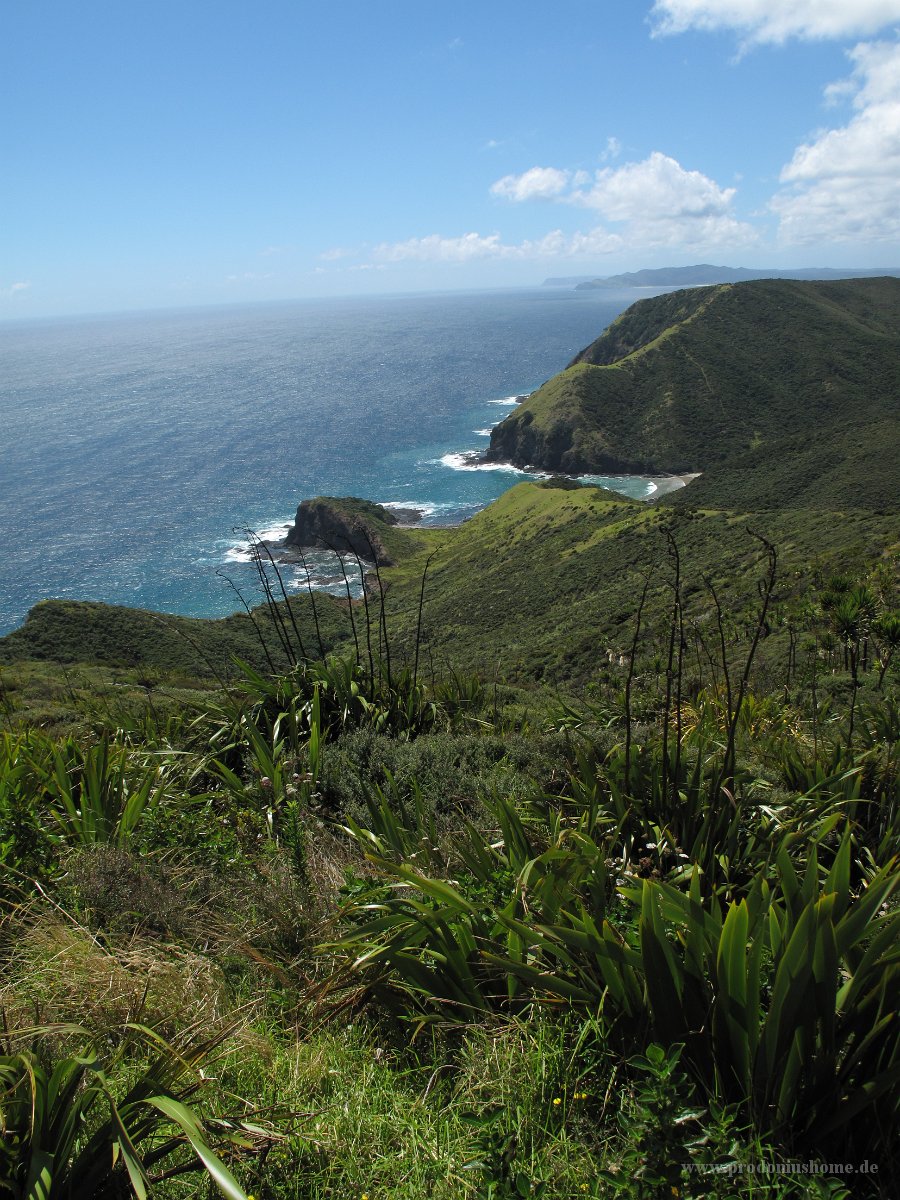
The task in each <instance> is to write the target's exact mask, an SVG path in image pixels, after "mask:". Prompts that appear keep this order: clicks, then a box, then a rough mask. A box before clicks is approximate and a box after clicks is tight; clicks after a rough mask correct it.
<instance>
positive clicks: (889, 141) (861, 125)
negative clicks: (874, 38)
mask: <svg viewBox="0 0 900 1200" xmlns="http://www.w3.org/2000/svg"><path fill="white" fill-rule="evenodd" d="M849 57H850V59H851V61H852V62H853V64H854V70H853V74H852V76H851V78H850V80H848V81H842V82H841V83H839V84H838V85H836V86H832V87H831V88H829V89H828V90H827V93H826V95H827V96H832V97H833V96H834V95H839V96H840V95H848V94H849V95H852V98H853V107H854V109H855V110H856V111H855V114H854V115H853V117H852V118H851V119H850V120H849V121H848V122H847V124H846V125H843V126H841V127H839V128H835V129H827V130H823V131H822V132H820V133H819V134H817V136H816V137H815V138H813V140H811V141H810V142H808V143H806V144H804V145H802V146H798V147H797V149H796V151H795V152H794V156H793V158H792V159H791V161H790V162H789V163H788V164H787V165H786V166H785V167H784V168H783V170H782V172H781V182H782V183H783V184H784V185H785V187H784V188H783V189H782V190H781V191H780V192H779V193H778V194H777V195H776V196H775V197H774V198H773V200H772V203H771V207H772V209H773V210H774V212H775V213H776V214H777V215H778V217H779V219H780V230H779V232H780V236H781V238H782V240H783V241H785V242H789V243H792V244H802V243H805V242H812V241H816V240H819V239H822V238H827V239H829V240H832V241H868V242H878V241H886V240H889V239H896V238H898V237H900V43H897V42H871V43H863V44H861V45H859V46H857V47H856V48H855V49H854V50H852V51H851V52H850V55H849Z"/></svg>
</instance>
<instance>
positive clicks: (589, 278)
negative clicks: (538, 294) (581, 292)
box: [543, 275, 595, 287]
mask: <svg viewBox="0 0 900 1200" xmlns="http://www.w3.org/2000/svg"><path fill="white" fill-rule="evenodd" d="M594 282H595V279H594V276H593V275H554V276H551V277H550V278H549V279H545V280H544V284H543V286H544V287H578V286H580V285H581V284H582V283H594Z"/></svg>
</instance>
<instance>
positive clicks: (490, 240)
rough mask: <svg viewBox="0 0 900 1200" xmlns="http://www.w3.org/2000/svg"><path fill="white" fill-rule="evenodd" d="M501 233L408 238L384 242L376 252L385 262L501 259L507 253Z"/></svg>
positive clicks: (433, 235) (376, 256)
mask: <svg viewBox="0 0 900 1200" xmlns="http://www.w3.org/2000/svg"><path fill="white" fill-rule="evenodd" d="M506 249H508V248H507V247H504V246H503V245H502V244H501V242H500V234H499V233H492V234H489V235H488V236H487V237H482V235H481V234H480V233H464V234H463V235H462V236H461V237H455V238H454V237H441V236H440V234H437V233H432V234H429V235H428V236H427V237H421V238H408V239H407V240H406V241H405V242H382V243H381V244H380V245H378V246H376V247H375V250H374V251H373V253H374V256H375V258H376V259H379V260H380V261H382V262H409V261H410V260H412V261H418V262H455V263H463V262H471V261H472V260H473V259H477V258H502V257H504V252H505V250H506Z"/></svg>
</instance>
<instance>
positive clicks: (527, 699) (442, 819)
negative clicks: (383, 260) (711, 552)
mask: <svg viewBox="0 0 900 1200" xmlns="http://www.w3.org/2000/svg"><path fill="white" fill-rule="evenodd" d="M517 493H518V494H517V496H514V498H513V500H512V501H511V503H513V504H515V505H517V506H521V505H523V504H524V505H525V506H526V508H527V506H528V505H529V504H531V503H532V501H533V499H534V498H535V497H536V498H537V499H536V500H534V503H537V504H538V510H536V511H535V513H534V514H533V517H534V519H539V518H540V515H541V514H540V511H539V510H540V502H541V497H543V496H549V497H550V500H551V502H552V503H553V504H554V505H562V504H564V503H568V504H569V517H570V519H569V522H568V524H567V522H566V521H565V520H562V521H559V520H557V522H556V523H555V524H554V526H553V529H552V530H550V531H549V533H548V536H549V537H550V543H549V544H550V546H551V548H552V546H553V544H554V543H553V537H560V538H563V539H567V540H568V541H569V543H570V544H571V545H572V546H577V547H578V548H579V551H580V553H582V554H588V553H589V552H590V538H588V539H585V536H584V533H585V531H584V528H582V523H583V522H584V521H585V520H586V519H587V517H588V516H591V517H592V519H593V528H594V533H593V535H592V536H593V538H594V544H601V543H604V542H608V543H610V544H613V545H615V544H616V533H617V528H616V527H617V522H620V521H621V519H622V518H623V517H624V518H626V519H628V520H632V521H633V520H639V521H640V522H641V523H642V528H643V529H644V533H643V534H642V536H644V537H646V539H647V541H646V543H645V544H646V545H647V546H649V545H650V544H651V539H653V538H655V539H658V541H659V547H658V549H659V551H660V553H659V554H658V555H657V556H656V559H655V566H654V567H653V570H652V571H650V572H648V570H647V566H646V565H645V567H644V570H643V572H642V575H641V576H640V577H636V578H639V579H643V583H642V585H641V586H639V587H636V588H634V589H633V592H634V594H633V596H632V605H631V620H630V631H629V630H627V629H626V627H625V626H624V624H623V627H622V632H621V638H620V640H619V642H618V643H617V644H616V654H615V655H614V656H613V658H614V661H610V652H609V650H608V649H607V647H606V646H605V645H602V644H601V645H598V646H595V650H594V671H593V677H592V679H591V681H590V686H589V687H588V688H587V689H583V690H581V692H580V695H576V692H575V690H574V689H570V691H569V693H568V695H567V696H566V697H563V696H560V695H557V694H553V693H551V692H548V691H534V690H522V689H521V688H519V687H515V686H510V684H509V683H508V682H504V681H503V680H500V679H496V678H480V677H478V676H477V675H476V674H473V673H465V672H461V671H459V670H447V669H442V668H441V667H440V666H439V665H437V664H435V663H434V662H433V661H431V662H429V661H428V655H427V652H426V643H424V642H422V641H421V640H416V638H415V637H412V639H411V640H409V641H407V640H406V639H407V637H408V636H409V635H408V631H409V629H410V628H417V629H418V630H419V634H420V638H421V635H423V633H424V632H425V631H426V629H427V626H428V624H429V621H431V620H433V619H434V618H433V617H431V616H429V611H430V609H429V605H431V606H432V607H433V606H439V605H440V604H441V603H447V604H449V603H453V598H452V595H451V596H450V597H449V598H444V599H441V597H440V591H439V589H438V584H439V583H440V570H438V572H437V575H438V579H437V583H436V584H435V585H434V586H435V589H436V592H437V594H436V595H434V598H433V599H431V600H426V603H425V604H424V606H423V607H422V608H421V609H420V610H418V611H412V612H409V611H407V610H408V607H409V605H408V600H407V599H405V600H403V602H402V603H400V598H402V597H404V596H407V597H408V596H409V595H412V594H413V589H412V576H413V572H412V569H411V568H410V567H409V566H407V567H406V568H404V567H403V565H402V564H401V566H399V567H397V568H394V569H393V571H394V574H393V576H392V578H393V579H394V581H395V582H394V583H393V584H392V586H391V588H390V589H389V590H388V591H387V602H386V603H385V602H382V600H381V599H380V597H379V594H378V593H377V592H376V593H374V594H370V595H369V596H368V597H367V600H366V602H365V604H363V603H362V602H360V603H358V604H357V605H355V606H354V608H353V610H351V611H352V612H353V620H354V624H353V639H352V642H351V645H352V647H353V648H352V649H351V650H350V651H349V652H342V653H339V654H335V655H332V656H331V657H330V658H328V659H327V661H326V660H323V659H320V658H318V657H309V656H306V655H304V654H302V653H300V649H299V644H298V643H297V642H295V641H294V640H293V629H292V625H291V621H290V618H289V616H288V615H287V614H286V611H285V610H284V609H283V608H282V611H281V613H280V615H279V614H278V612H276V611H275V609H274V608H273V607H272V606H268V607H267V608H266V609H265V610H263V611H264V612H265V613H266V614H267V619H268V621H269V624H267V625H265V626H263V625H262V624H261V623H260V624H259V628H260V629H265V632H266V635H267V636H268V637H269V638H270V640H271V641H272V643H273V647H277V653H279V654H281V655H283V656H284V657H285V659H286V660H287V661H286V665H285V666H284V667H282V668H281V669H279V670H275V671H272V670H270V669H268V668H267V667H266V668H263V669H255V668H253V667H251V666H249V665H248V664H244V666H243V667H242V668H240V669H239V670H238V674H237V676H236V677H234V678H232V679H230V680H225V679H222V680H221V681H217V680H216V679H215V678H210V677H208V676H206V677H200V678H194V679H190V678H188V677H186V676H185V673H184V671H182V673H181V675H180V676H179V677H177V678H175V679H174V680H173V679H172V678H171V677H169V676H166V675H165V674H164V673H163V672H162V669H161V668H159V672H160V673H159V674H157V675H155V676H152V677H148V675H147V673H146V668H144V669H137V670H135V669H132V670H130V671H129V670H128V669H127V668H125V667H119V668H117V679H116V680H115V683H116V686H115V687H113V686H107V688H106V694H105V696H104V698H103V702H102V703H98V702H97V698H96V686H97V684H98V683H99V681H100V676H101V668H100V667H98V666H96V665H94V666H92V667H84V668H81V669H80V670H82V671H83V672H84V674H82V675H81V676H80V677H79V679H80V685H81V686H76V685H75V684H73V682H72V680H73V669H72V668H66V669H65V670H66V674H65V675H63V674H62V669H61V668H54V667H53V666H52V664H51V663H49V662H48V661H44V662H43V663H32V664H30V665H29V664H27V663H23V662H19V663H17V664H14V665H13V666H10V667H7V668H6V670H5V672H4V674H5V676H8V675H9V674H10V673H11V672H12V673H14V674H15V673H16V672H18V676H17V678H18V684H17V686H10V685H9V684H7V688H6V693H5V695H6V705H5V718H4V721H5V732H4V733H3V735H2V743H0V858H2V863H3V875H2V882H0V888H2V893H0V895H2V913H3V918H2V933H0V954H2V956H3V962H4V970H3V975H2V980H3V982H2V989H0V1009H2V1013H3V1028H4V1031H5V1032H4V1039H3V1040H4V1044H3V1047H2V1055H0V1075H2V1087H0V1117H2V1129H3V1142H2V1153H0V1183H2V1186H3V1187H5V1189H6V1191H7V1192H8V1193H9V1194H10V1195H13V1196H22V1197H38V1196H46V1197H51V1198H52V1197H57V1196H60V1197H61V1196H68V1195H83V1196H88V1195H91V1196H119V1195H122V1194H128V1193H129V1192H133V1193H135V1194H137V1195H143V1194H145V1192H147V1191H148V1190H152V1193H153V1195H157V1196H162V1197H166V1196H173V1197H175V1196H185V1195H206V1194H210V1193H211V1192H215V1193H217V1194H218V1193H221V1194H224V1195H228V1196H236V1197H240V1196H246V1195H251V1194H252V1195H254V1196H256V1197H267V1198H268V1197H271V1198H281V1197H303V1198H313V1197H315V1198H317V1200H318V1198H324V1197H332V1196H340V1197H348V1196H357V1197H362V1196H369V1197H372V1198H374V1197H376V1196H391V1197H398V1198H400V1197H404V1198H408V1200H414V1198H416V1200H418V1198H420V1197H424V1196H433V1197H447V1198H448V1200H450V1198H453V1200H458V1198H459V1197H464V1196H472V1197H478V1196H483V1197H495V1198H501V1197H517V1196H518V1197H521V1196H541V1195H542V1196H545V1197H575V1196H579V1197H580V1196H585V1195H587V1196H595V1197H612V1196H616V1197H618V1196H633V1197H638V1198H642V1200H643V1198H650V1197H653V1198H656V1197H660V1196H676V1195H677V1196H682V1197H706V1196H721V1197H731V1196H741V1197H743V1196H752V1197H767V1198H768V1197H773V1198H774V1197H779V1198H780V1197H793V1196H798V1197H799V1196H823V1197H824V1196H828V1197H842V1196H860V1197H867V1196H889V1195H891V1194H892V1192H893V1187H894V1183H895V1181H896V1178H897V1175H898V1166H900V1164H898V1162H897V1159H896V1147H895V1144H894V1142H895V1139H893V1138H892V1133H893V1130H894V1129H895V1128H896V1123H897V1118H898V1116H900V1113H898V1104H900V1089H898V1080H900V1027H898V1024H897V1010H898V999H900V989H898V980H900V962H898V951H897V945H898V938H897V933H898V930H897V922H898V909H897V905H896V887H897V883H898V878H900V876H898V873H897V853H898V849H900V840H898V839H900V824H898V816H897V798H898V787H897V777H898V752H897V746H898V744H900V706H898V702H897V665H896V659H895V650H896V646H897V643H898V637H900V620H898V618H897V617H896V607H897V594H896V590H895V589H896V581H895V578H894V575H893V572H892V571H891V569H890V564H889V562H887V561H885V560H882V561H881V562H880V563H879V562H877V561H875V562H869V563H868V564H863V565H862V566H861V567H860V569H859V570H856V571H855V572H854V573H852V574H838V573H835V574H831V575H828V576H827V577H826V576H823V577H822V578H821V581H820V582H821V587H820V590H819V592H818V594H817V596H816V597H815V598H811V597H809V596H807V597H806V599H805V602H804V604H802V605H801V604H800V603H799V598H798V602H797V603H793V601H792V600H791V595H790V591H791V589H790V585H789V583H785V582H783V581H782V576H781V574H780V572H781V570H782V563H781V562H780V559H782V558H784V557H788V558H789V557H790V555H789V552H788V553H786V554H784V555H782V554H780V553H779V550H778V548H777V547H776V546H774V545H773V544H772V543H770V542H767V541H766V540H765V539H763V538H758V537H757V538H754V537H752V536H750V535H745V536H746V538H747V546H746V549H745V550H742V554H745V555H746V557H747V562H746V571H747V578H748V579H752V580H753V583H754V585H757V584H758V587H757V586H754V587H750V588H748V587H746V586H744V587H743V593H744V594H750V595H752V596H754V597H755V599H754V601H753V604H752V605H751V606H748V607H746V608H745V609H744V610H741V611H740V612H738V614H737V615H735V608H734V605H733V604H732V600H731V598H730V595H729V594H728V592H727V589H719V588H717V586H716V582H715V581H714V580H713V579H712V578H709V579H708V580H707V581H706V584H705V585H704V589H705V590H704V595H705V600H704V604H705V611H706V621H705V623H704V624H703V625H701V626H699V627H695V626H694V625H692V624H691V621H692V620H693V614H694V612H695V608H694V607H693V606H696V605H697V604H698V598H697V595H696V591H695V586H694V584H695V581H694V580H693V579H692V578H691V577H690V576H689V575H688V574H687V572H686V570H685V561H687V559H688V557H689V555H690V554H691V553H692V549H691V547H692V545H693V543H691V541H690V530H691V529H692V528H694V527H695V526H687V527H685V526H680V525H677V524H676V525H674V526H673V525H671V524H669V525H666V526H665V527H662V528H658V527H657V518H656V516H655V515H654V514H653V513H652V512H648V511H646V510H641V512H640V517H639V518H636V517H634V516H633V515H632V512H631V510H632V506H630V505H627V504H624V503H619V502H614V501H613V502H610V501H608V500H603V499H602V497H599V496H598V497H593V496H589V495H582V493H577V494H573V495H575V496H576V499H575V500H574V501H573V500H572V498H571V497H570V496H569V494H568V493H567V492H566V491H565V490H560V489H552V488H551V489H540V488H533V487H530V488H526V489H524V490H521V489H517ZM598 504H599V506H600V507H599V508H598V507H597V505H598ZM604 506H610V507H604ZM560 511H561V510H560ZM557 517H559V511H558V512H557ZM493 519H496V513H495V514H494V518H493ZM528 519H529V518H528V516H527V513H526V514H525V518H524V522H523V523H521V526H520V527H521V530H522V537H523V538H524V539H525V540H526V541H527V539H528V537H529V534H528V532H527V530H528ZM684 528H687V529H688V531H689V533H688V534H687V535H684V534H683V533H682V529H684ZM619 529H621V525H620V526H619ZM485 536H486V537H489V536H490V528H489V526H488V528H487V530H486V531H485ZM698 544H699V545H701V546H702V544H703V543H702V539H701V542H700V543H698ZM653 561H654V559H653V558H651V559H650V562H651V563H652V562H653ZM450 568H451V563H449V562H447V564H446V565H445V566H444V568H443V570H444V571H445V572H446V571H449V570H450ZM468 569H469V570H470V571H471V570H472V565H471V564H469V568H468ZM404 570H406V571H407V572H408V573H409V582H408V584H407V583H405V582H404V579H405V576H404ZM449 578H450V577H449V575H448V576H447V579H446V580H445V582H447V581H448V580H449ZM404 589H406V590H404ZM392 591H393V593H394V599H393V600H392V599H391V592H392ZM419 594H420V596H421V595H423V592H422V589H421V578H420V588H419ZM424 594H425V595H426V596H427V595H429V593H427V592H426V593H424ZM381 595H382V596H383V595H384V593H381ZM482 601H483V605H482V611H483V616H484V619H486V620H489V616H488V614H489V613H490V611H491V609H490V598H489V597H488V596H486V595H483V596H482ZM523 604H524V605H525V609H524V611H526V612H527V611H528V610H527V602H526V601H525V600H523ZM392 605H393V607H392ZM275 607H276V608H277V606H275ZM778 613H782V614H784V613H789V616H790V620H789V621H787V623H786V624H784V625H783V627H782V628H781V630H780V633H776V632H775V630H776V624H775V617H776V614H778ZM295 615H296V614H295ZM345 619H349V612H348V613H345ZM442 619H443V618H442ZM575 625H576V628H577V620H576V622H575ZM279 631H281V632H280V633H279ZM398 631H399V632H398ZM404 631H406V632H404ZM298 632H300V633H302V632H303V631H302V630H299V627H298ZM308 640H309V639H305V641H304V644H306V641H308ZM540 644H541V642H540V639H539V638H537V639H535V645H536V647H538V653H540V650H539V647H540ZM344 645H345V646H346V645H347V639H345V642H344ZM273 653H275V649H273ZM54 670H57V671H58V672H59V675H58V677H57V679H56V684H55V686H56V691H54V692H53V697H52V699H53V709H54V712H53V719H52V720H51V721H49V722H48V721H47V720H45V719H44V718H42V717H41V715H40V713H41V711H45V710H41V708H40V705H46V704H47V691H48V690H50V689H51V688H52V687H53V686H54V683H53V671H54ZM29 672H31V673H32V675H31V677H30V681H29ZM38 673H42V674H40V675H39V677H40V678H41V679H42V680H43V691H42V692H41V699H40V704H39V706H38V708H37V709H36V708H33V707H30V705H31V704H32V702H33V701H34V699H35V691H34V688H35V687H36V683H35V680H36V678H37V677H38ZM92 673H93V674H92ZM29 688H31V689H32V690H29ZM839 1164H846V1165H848V1166H850V1165H852V1166H853V1167H854V1168H856V1169H857V1170H856V1172H855V1173H854V1174H852V1175H848V1174H839V1173H835V1171H834V1170H831V1169H828V1168H829V1165H830V1167H835V1166H837V1165H839ZM864 1164H869V1167H871V1166H873V1165H877V1171H873V1170H871V1169H869V1168H868V1167H867V1168H866V1169H863V1168H864ZM791 1172H802V1173H797V1174H795V1173H791ZM819 1172H821V1173H819Z"/></svg>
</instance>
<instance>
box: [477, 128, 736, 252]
mask: <svg viewBox="0 0 900 1200" xmlns="http://www.w3.org/2000/svg"><path fill="white" fill-rule="evenodd" d="M491 192H492V194H494V195H499V196H504V197H506V198H508V199H510V200H513V201H515V202H519V203H521V202H524V201H527V200H532V199H535V198H540V199H554V200H556V201H557V202H561V203H565V204H571V205H576V206H578V207H580V208H589V209H592V210H594V211H595V212H597V213H598V214H599V215H600V216H601V217H602V218H603V220H604V221H612V222H622V223H624V224H625V226H626V234H625V239H626V241H628V242H632V243H634V244H635V245H636V246H646V247H651V246H652V247H676V246H678V245H684V246H692V247H693V246H700V245H709V246H718V245H721V244H722V243H732V244H733V243H735V242H737V243H742V244H747V243H752V242H753V241H755V240H756V238H757V235H756V233H755V231H754V230H753V229H752V227H751V226H750V225H747V224H745V223H744V222H741V221H739V220H738V219H737V218H736V217H735V216H734V215H733V213H732V204H733V201H734V197H735V189H734V188H723V187H720V186H719V185H718V184H717V183H716V182H715V180H713V179H710V178H709V176H707V175H704V174H703V173H702V172H701V171H688V170H685V168H684V167H682V165H681V164H680V163H679V162H677V161H676V160H675V159H674V158H670V157H669V156H668V155H666V154H661V153H660V152H659V151H658V150H657V151H654V152H653V153H652V154H651V155H649V157H648V158H646V159H644V160H643V162H632V163H625V164H623V165H622V166H620V167H603V168H602V169H601V170H598V171H596V172H595V173H594V175H593V177H591V176H588V175H587V174H586V173H584V172H571V171H561V170H557V169H556V168H555V167H532V168H531V170H529V171H525V172H524V174H522V175H507V176H505V177H504V178H503V179H500V180H498V181H497V183H495V184H494V185H493V187H492V188H491Z"/></svg>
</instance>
